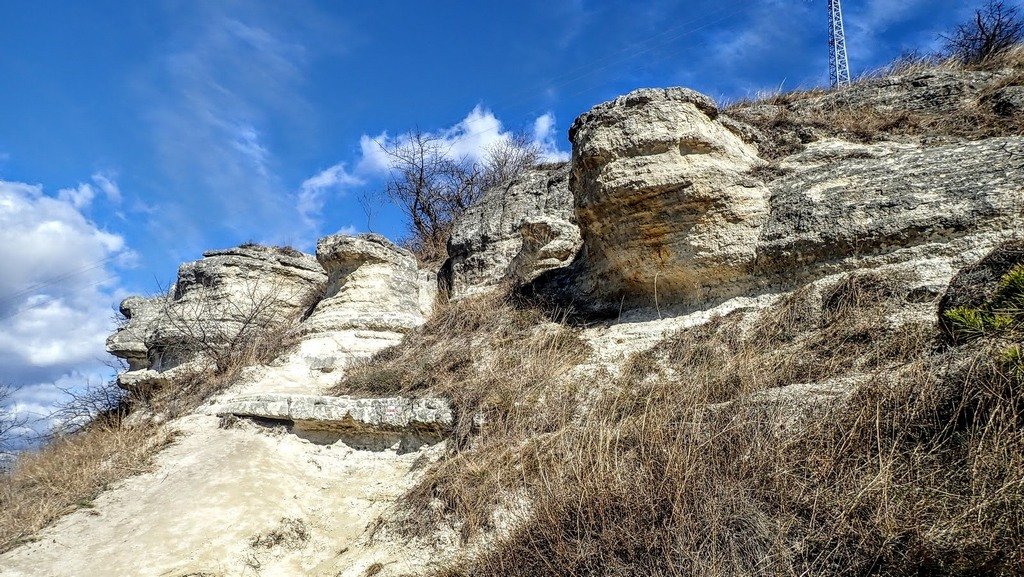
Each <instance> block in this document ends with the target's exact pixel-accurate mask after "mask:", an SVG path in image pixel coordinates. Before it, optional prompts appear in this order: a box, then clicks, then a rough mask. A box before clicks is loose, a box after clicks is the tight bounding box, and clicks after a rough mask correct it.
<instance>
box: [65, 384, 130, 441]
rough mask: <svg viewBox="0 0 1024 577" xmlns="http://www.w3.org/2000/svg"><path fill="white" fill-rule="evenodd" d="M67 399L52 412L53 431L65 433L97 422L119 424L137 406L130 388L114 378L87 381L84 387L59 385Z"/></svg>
mask: <svg viewBox="0 0 1024 577" xmlns="http://www.w3.org/2000/svg"><path fill="white" fill-rule="evenodd" d="M57 390H58V391H60V392H61V393H62V394H63V395H64V397H65V398H66V400H65V401H64V402H63V403H61V405H60V406H59V407H58V408H57V409H56V410H55V411H54V412H53V413H51V414H50V415H49V420H50V421H51V422H53V423H54V427H55V430H54V431H53V433H52V434H53V435H57V436H64V435H70V434H74V433H77V432H80V431H82V430H83V429H85V428H88V427H93V426H104V427H118V426H120V424H121V422H122V420H123V419H124V418H125V417H127V416H128V415H129V414H130V413H131V411H132V409H133V406H134V402H133V401H134V399H133V398H132V396H131V394H130V393H129V392H128V391H125V390H124V389H122V388H120V387H118V386H117V383H116V382H114V381H107V382H104V383H101V384H97V383H86V384H85V385H84V386H81V387H57Z"/></svg>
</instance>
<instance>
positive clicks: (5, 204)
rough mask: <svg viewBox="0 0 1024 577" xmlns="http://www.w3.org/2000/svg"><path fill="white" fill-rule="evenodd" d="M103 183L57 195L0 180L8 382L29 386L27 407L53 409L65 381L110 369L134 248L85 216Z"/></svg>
mask: <svg viewBox="0 0 1024 577" xmlns="http://www.w3.org/2000/svg"><path fill="white" fill-rule="evenodd" d="M95 182H96V184H95V187H99V190H101V191H102V190H104V186H105V185H104V184H102V183H101V182H99V181H95ZM109 184H110V185H113V182H112V181H109ZM95 187H94V186H93V185H90V184H82V185H79V186H78V187H75V188H69V189H63V190H61V191H59V192H58V193H57V195H56V196H55V197H54V196H49V195H47V194H45V193H44V192H43V189H42V187H40V186H37V185H30V184H25V183H20V182H6V181H0V262H3V263H4V272H3V274H2V275H0V382H3V383H6V384H10V385H12V386H15V387H19V388H21V390H20V391H19V393H18V394H17V395H16V403H18V404H19V406H20V407H22V408H23V409H24V410H26V411H28V410H31V412H33V413H37V412H40V411H42V412H45V411H44V410H43V409H45V408H46V407H52V404H53V399H52V398H51V396H52V395H51V394H52V393H53V384H54V383H56V382H58V381H60V382H65V383H67V384H68V385H72V384H74V382H75V381H76V379H77V378H78V377H79V376H81V375H83V374H89V375H90V378H95V376H96V375H100V374H107V373H109V371H107V370H106V368H105V366H104V364H103V360H104V359H105V358H107V355H106V353H105V351H104V341H105V339H106V337H107V335H108V334H109V333H110V332H111V330H112V328H113V322H112V310H111V308H110V307H111V305H112V304H113V302H114V300H115V297H116V296H117V295H118V294H119V291H118V278H117V276H116V273H115V271H114V265H115V264H119V261H120V260H121V259H122V258H126V259H130V258H131V252H130V251H128V250H127V248H126V247H125V243H124V239H123V238H122V237H121V236H120V235H118V234H114V233H111V232H108V231H104V230H102V229H100V228H99V227H98V226H97V225H96V224H95V223H93V222H91V221H90V220H89V219H88V218H87V217H86V216H85V215H84V214H83V212H82V209H83V208H84V207H86V206H87V205H88V204H89V202H90V201H91V200H92V198H93V197H94V196H95V194H96V188H95ZM107 194H108V195H109V193H107Z"/></svg>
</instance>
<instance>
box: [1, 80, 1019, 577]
mask: <svg viewBox="0 0 1024 577" xmlns="http://www.w3.org/2000/svg"><path fill="white" fill-rule="evenodd" d="M1020 88H1021V71H1020V69H1019V68H1013V67H1009V68H1006V69H1002V70H995V71H990V72H984V73H978V72H967V71H956V70H945V69H944V70H941V71H931V72H929V71H917V72H914V75H912V76H907V77H901V76H890V77H885V78H879V79H871V80H868V81H865V82H862V83H859V84H857V85H855V86H853V87H850V88H848V89H844V90H842V91H838V92H827V93H820V94H819V93H812V94H804V95H793V96H792V97H779V98H778V99H776V100H775V101H774V102H760V103H744V104H740V105H736V106H734V107H732V108H730V109H728V110H726V111H721V110H719V109H718V107H717V106H716V105H715V103H714V102H713V101H711V100H710V99H709V98H707V97H705V96H703V95H701V94H698V93H696V92H693V91H690V90H687V89H682V88H669V89H642V90H637V91H634V92H631V93H629V94H627V95H624V96H621V97H619V98H617V99H615V100H613V101H610V102H607V103H603V104H600V105H598V106H596V107H594V109H592V110H591V111H589V112H587V113H585V114H583V115H581V116H580V117H579V118H578V119H577V120H576V122H575V123H574V124H573V127H572V129H571V131H570V139H571V140H572V144H573V157H572V162H571V164H570V165H568V166H546V167H540V168H538V169H537V170H535V171H533V172H532V173H530V174H529V175H527V176H526V177H523V178H521V179H519V180H517V181H515V182H512V183H509V184H508V185H507V186H504V187H499V188H496V189H493V190H492V191H489V192H488V193H487V194H486V195H485V196H484V199H483V200H482V202H481V204H480V205H478V206H477V207H474V208H473V209H472V210H471V211H470V212H469V213H468V214H467V216H466V217H465V218H464V219H463V220H462V221H460V222H459V223H457V224H456V227H455V232H454V233H453V238H452V241H451V246H450V248H449V254H450V255H451V256H450V259H449V261H448V262H447V263H445V264H444V266H442V267H441V270H440V271H439V272H438V271H432V270H421V269H419V268H418V266H417V263H416V261H415V258H414V257H413V256H412V255H411V254H410V253H408V252H407V251H405V250H403V249H401V248H399V247H397V246H395V245H393V244H392V243H390V242H389V241H387V240H386V239H383V238H382V237H378V236H375V235H368V236H364V237H350V236H344V235H336V236H330V237H326V238H324V239H321V241H320V242H319V243H318V247H317V254H316V259H315V260H314V258H313V257H311V256H309V255H303V254H301V253H296V252H293V251H287V250H281V249H270V248H260V247H251V246H250V247H239V248H237V249H231V250H228V251H216V252H212V253H208V254H207V256H206V257H205V258H204V259H202V260H200V261H198V262H197V263H190V264H187V265H183V266H182V269H181V270H180V271H179V277H178V282H177V284H176V285H175V287H173V289H172V290H171V291H170V292H169V294H167V295H160V296H157V297H153V298H149V299H140V298H133V299H129V300H127V301H126V302H125V304H124V305H123V306H122V309H123V311H124V313H125V315H126V316H127V317H128V318H127V319H126V324H125V326H124V327H123V328H122V329H121V330H120V331H119V332H118V333H117V334H115V335H113V336H112V337H111V339H110V341H109V343H108V344H109V349H110V350H111V352H112V353H114V354H116V355H118V356H121V357H123V358H125V359H126V360H127V361H128V363H129V365H130V366H129V368H130V371H128V372H126V373H124V374H122V375H120V377H119V381H118V382H119V384H120V385H121V386H122V387H124V388H126V389H129V390H131V391H132V393H133V394H134V395H135V396H136V397H137V398H138V399H142V400H143V401H142V404H141V405H140V408H138V409H137V410H136V411H135V414H133V415H131V416H130V417H129V418H128V419H127V421H126V423H127V424H126V425H125V426H132V423H133V422H148V423H155V424H157V425H158V426H160V427H163V428H164V429H165V430H168V431H173V432H175V433H176V436H175V440H174V442H173V443H172V444H171V445H170V446H169V447H167V448H166V449H163V450H162V451H161V452H160V453H158V454H157V455H156V457H155V462H154V463H153V466H152V468H151V470H150V471H148V472H145V473H142V474H140V475H137V476H135V477H131V478H128V479H125V480H123V481H121V482H119V483H117V484H115V485H114V486H112V487H110V488H109V489H108V490H106V491H104V492H103V493H102V494H101V495H100V496H99V497H98V498H96V499H95V500H94V501H93V502H92V503H91V504H89V506H87V507H83V508H79V509H78V510H76V511H74V512H72V513H70V514H68V515H66V516H64V517H62V518H61V519H59V520H58V521H57V522H55V523H54V524H53V525H51V526H50V527H48V528H46V529H44V530H42V531H40V532H39V533H38V534H37V535H36V536H35V537H34V538H33V539H32V540H31V542H28V543H24V544H20V545H18V546H16V547H14V548H12V549H10V550H9V551H7V552H5V553H3V554H0V575H12V576H44V575H45V576H58V575H76V576H80V575H110V574H119V575H154V576H156V575H160V576H175V577H185V576H186V575H217V576H221V575H223V576H235V575H239V576H241V575H330V576H335V575H404V574H460V575H471V574H472V575H487V574H493V575H510V574H519V575H544V574H579V575H607V574H638V575H639V574H694V573H700V574H712V575H717V574H721V575H726V574H728V575H737V574H751V575H753V574H779V575H792V574H803V573H805V572H806V573H807V574H815V575H819V574H850V573H852V574H964V575H967V574H972V575H977V574H989V575H1011V574H1014V572H1015V571H1016V570H1017V569H1019V568H1020V567H1021V566H1022V565H1021V564H1022V563H1024V559H1022V558H1020V553H1019V552H1020V551H1021V550H1024V537H1022V534H1021V533H1020V527H1021V526H1024V517H1022V514H1024V513H1022V511H1024V462H1022V458H1021V455H1024V395H1022V390H1024V383H1022V378H1024V368H1022V367H1024V365H1022V364H1021V360H1020V359H1021V358H1024V356H1022V355H1021V353H1020V351H1021V344H1022V343H1021V339H1022V334H1024V331H1022V330H1021V327H1022V326H1024V314H1022V313H1021V311H1022V310H1024V283H1022V281H1021V279H1024V251H1021V250H1020V245H1019V240H1020V236H1021V231H1022V230H1024V228H1022V225H1024V137H1022V136H1021V134H1022V131H1021V127H1022V126H1024V124H1022V122H1024V111H1022V110H1020V109H1019V108H1014V105H1013V102H1015V101H1014V100H1013V98H1012V97H1013V95H1014V94H1017V92H1015V90H1019V89H1020ZM1008 102H1009V104H1007V103H1008ZM881 117H885V118H902V119H903V120H901V121H900V122H897V123H895V124H886V123H882V122H878V119H879V118H881ZM952 117H956V118H968V119H973V120H972V122H976V124H977V125H976V126H974V127H973V129H972V130H965V129H963V126H962V125H961V124H957V127H956V128H955V129H953V128H950V127H949V126H948V125H946V124H942V122H940V120H941V119H943V118H952ZM937 119H938V120H937ZM869 125H870V126H869ZM979 263H980V264H979ZM951 281H952V282H951ZM438 286H440V287H442V289H443V291H446V294H443V295H441V297H440V298H439V297H438V296H437V290H438ZM1015 568H1016V569H1015Z"/></svg>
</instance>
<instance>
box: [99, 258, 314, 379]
mask: <svg viewBox="0 0 1024 577" xmlns="http://www.w3.org/2000/svg"><path fill="white" fill-rule="evenodd" d="M326 278H327V276H326V275H325V274H324V272H323V270H322V268H321V267H320V265H319V264H318V263H317V262H316V260H315V259H314V258H313V257H312V256H310V255H307V254H304V253H301V252H298V251H295V250H292V249H287V248H276V247H264V246H258V245H243V246H240V247H237V248H232V249H227V250H218V251H209V252H206V253H203V258H202V259H200V260H198V261H195V262H190V263H185V264H183V265H181V267H179V269H178V277H177V282H175V284H174V286H173V287H172V288H171V290H170V291H169V292H168V293H167V294H166V295H160V296H156V297H152V298H141V297H129V298H127V299H125V300H124V301H123V302H122V303H121V313H122V314H123V316H124V317H125V323H124V325H123V326H122V327H121V328H120V329H119V330H118V331H117V332H116V333H114V334H113V335H111V336H110V337H109V338H108V339H107V350H108V351H109V352H110V353H111V354H113V355H115V356H117V357H120V358H123V359H125V360H127V361H128V365H129V371H128V372H126V373H123V374H122V375H120V376H119V377H118V379H119V383H120V384H121V385H122V386H124V387H126V388H134V387H141V386H147V385H153V386H159V385H163V384H166V381H167V379H168V378H169V377H170V375H168V374H166V373H167V371H173V370H174V369H175V368H177V367H180V366H182V365H183V364H186V363H188V362H190V361H192V360H195V359H196V357H198V356H203V355H204V354H205V355H207V356H208V355H209V353H211V352H215V351H216V350H218V349H219V348H221V347H228V346H231V343H232V342H233V341H235V340H237V339H238V338H239V337H240V335H243V336H244V335H246V334H247V333H249V332H255V331H266V330H276V329H279V328H283V327H285V326H287V324H288V323H290V322H291V321H292V320H293V319H296V318H298V317H299V316H301V314H302V313H303V311H304V309H305V308H306V307H307V306H309V302H308V301H309V298H310V295H311V294H313V293H315V292H316V291H318V290H320V287H321V286H322V285H323V283H324V282H325V281H326Z"/></svg>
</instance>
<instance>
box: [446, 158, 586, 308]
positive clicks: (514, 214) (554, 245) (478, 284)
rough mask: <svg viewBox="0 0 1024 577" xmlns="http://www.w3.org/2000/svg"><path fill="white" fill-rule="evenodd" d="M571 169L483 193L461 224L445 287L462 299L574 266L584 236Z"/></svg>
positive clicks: (544, 170)
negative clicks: (575, 205)
mask: <svg viewBox="0 0 1024 577" xmlns="http://www.w3.org/2000/svg"><path fill="white" fill-rule="evenodd" d="M568 183H569V165H568V164H558V165H549V166H543V167H538V168H536V169H534V170H531V171H529V172H527V173H526V174H524V175H522V176H520V177H518V178H517V179H515V180H513V181H512V182H510V183H508V184H505V185H501V186H497V187H494V188H492V189H490V190H488V191H486V192H485V193H484V196H483V198H482V199H481V200H480V202H479V203H477V204H476V205H474V206H472V207H470V209H469V210H467V211H466V213H465V214H464V215H462V216H461V217H460V218H459V219H458V220H457V221H456V222H455V226H454V229H453V230H452V236H451V239H449V241H448V255H449V257H448V260H447V261H446V262H445V264H444V266H443V267H442V272H441V276H442V282H443V283H444V284H446V285H447V287H448V289H449V291H450V293H451V295H452V296H453V297H455V298H459V297H462V296H465V295H469V294H474V293H477V292H480V291H483V290H487V289H489V288H492V287H494V286H496V285H499V284H502V283H504V282H509V281H510V282H513V283H517V284H519V283H522V282H525V281H530V280H533V279H534V278H536V277H537V275H539V274H540V273H542V272H544V271H546V270H549V269H552V268H557V267H562V266H565V265H567V264H569V263H570V262H571V261H572V259H573V257H575V256H576V252H577V251H578V250H579V248H580V244H581V240H580V232H579V227H578V226H576V215H575V211H574V210H573V205H572V193H570V192H569V186H568Z"/></svg>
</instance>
